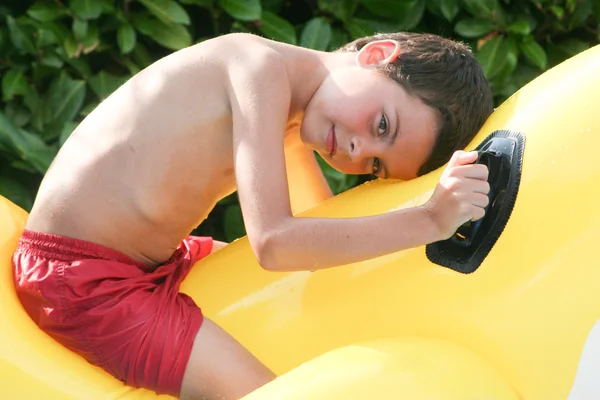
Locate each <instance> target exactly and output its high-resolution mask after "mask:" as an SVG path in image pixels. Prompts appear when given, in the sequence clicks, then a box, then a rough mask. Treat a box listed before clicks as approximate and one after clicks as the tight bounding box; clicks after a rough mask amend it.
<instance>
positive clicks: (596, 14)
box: [593, 0, 600, 23]
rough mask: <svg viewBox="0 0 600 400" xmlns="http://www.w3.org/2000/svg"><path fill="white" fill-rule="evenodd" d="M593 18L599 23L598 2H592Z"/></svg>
mask: <svg viewBox="0 0 600 400" xmlns="http://www.w3.org/2000/svg"><path fill="white" fill-rule="evenodd" d="M593 6H594V17H595V18H596V22H598V23H600V0H594V4H593Z"/></svg>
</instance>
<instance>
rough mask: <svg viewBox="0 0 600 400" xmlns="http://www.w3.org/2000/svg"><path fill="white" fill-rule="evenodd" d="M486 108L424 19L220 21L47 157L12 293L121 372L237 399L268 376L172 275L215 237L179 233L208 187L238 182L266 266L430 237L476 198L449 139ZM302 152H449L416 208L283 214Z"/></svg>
mask: <svg viewBox="0 0 600 400" xmlns="http://www.w3.org/2000/svg"><path fill="white" fill-rule="evenodd" d="M491 111H492V101H491V94H490V91H489V88H488V85H487V83H486V81H485V79H484V76H483V73H482V70H481V68H480V67H479V65H478V64H477V62H476V61H475V59H474V57H473V56H472V54H471V53H470V52H469V50H468V49H467V48H465V47H464V46H462V45H460V44H458V43H455V42H451V41H449V40H445V39H442V38H439V37H437V36H433V35H418V34H389V35H381V36H378V37H370V38H364V39H361V40H358V41H356V42H354V43H351V44H349V45H348V46H346V47H345V48H343V49H340V50H339V51H335V52H319V51H313V50H310V49H305V48H300V47H295V46H291V45H287V44H283V43H278V42H275V41H271V40H267V39H264V38H261V37H258V36H254V35H249V34H230V35H224V36H221V37H218V38H215V39H212V40H208V41H205V42H202V43H200V44H198V45H195V46H192V47H189V48H186V49H183V50H181V51H178V52H175V53H173V54H172V55H169V56H167V57H165V58H163V59H161V60H159V61H157V62H156V63H154V64H153V65H151V66H149V67H148V68H146V69H145V70H143V71H142V72H140V73H139V74H137V75H136V76H135V77H133V78H132V79H130V80H129V81H128V82H127V83H125V84H124V85H123V86H122V87H120V88H119V89H118V90H116V91H115V92H114V93H113V94H112V95H111V96H110V97H109V98H107V99H106V100H105V101H104V102H102V103H101V104H100V105H99V106H98V107H97V108H96V109H95V110H94V111H93V112H92V113H91V114H90V115H89V116H88V117H87V118H86V119H85V120H84V121H83V122H82V123H81V124H80V125H79V127H78V128H77V129H76V130H75V132H73V134H72V135H71V137H70V138H69V139H68V140H67V141H66V143H65V144H64V146H63V147H62V149H61V150H60V152H59V154H58V155H57V156H56V158H55V160H54V161H53V163H52V165H51V167H50V169H49V170H48V172H47V174H46V176H45V178H44V180H43V182H42V184H41V186H40V189H39V193H38V196H37V198H36V201H35V204H34V207H33V209H32V211H31V214H30V217H29V219H28V222H27V225H26V229H25V232H24V233H23V236H22V237H21V239H20V242H19V247H18V249H17V250H16V252H15V255H14V258H13V264H14V268H15V285H16V287H17V292H18V295H19V298H20V299H21V301H22V303H23V305H24V307H25V309H26V310H27V312H28V313H29V315H30V316H31V317H32V319H33V320H34V321H35V322H36V323H37V324H38V326H39V327H40V328H41V329H43V330H44V331H45V332H47V333H48V334H50V335H51V336H52V337H53V338H55V339H56V340H57V341H59V342H60V343H61V344H63V345H64V346H66V347H68V348H69V349H71V350H72V351H74V352H76V353H78V354H80V355H82V356H83V357H85V358H86V359H87V360H88V361H89V362H91V363H93V364H95V365H99V366H100V367H102V368H104V369H105V370H106V371H108V372H109V373H111V374H112V375H114V376H115V377H117V378H118V379H120V380H122V381H123V382H125V383H126V384H127V385H131V386H136V387H145V388H148V389H151V390H154V391H156V392H157V393H168V394H170V395H173V396H177V397H180V398H182V399H198V398H206V399H216V398H219V399H238V398H240V397H242V396H243V395H245V394H247V393H248V392H251V391H253V390H254V389H256V388H257V387H259V386H261V385H264V384H265V383H267V382H269V381H270V380H272V379H273V378H274V375H273V373H272V372H271V371H270V370H269V369H268V368H267V367H265V366H264V365H262V364H261V363H260V362H259V361H258V360H257V359H255V358H254V356H253V355H252V354H250V353H249V352H248V351H247V350H246V349H244V348H243V346H242V345H241V344H239V343H238V342H237V341H235V340H234V339H233V338H232V337H231V336H230V335H229V334H227V333H226V332H224V331H223V330H222V329H221V328H219V327H218V326H216V325H215V324H214V323H213V322H211V321H210V320H209V319H207V318H204V317H203V315H202V313H201V311H200V307H201V305H196V304H194V302H193V301H192V300H191V299H190V298H189V297H187V296H185V295H183V294H180V293H179V292H178V291H179V285H180V283H181V281H182V280H183V279H184V278H185V276H186V274H187V273H188V271H189V270H190V268H191V267H192V265H193V264H194V263H195V262H196V261H198V260H199V259H201V258H202V257H205V256H207V255H208V254H210V253H211V251H213V250H214V248H218V247H219V246H222V245H223V244H222V243H216V244H215V245H214V247H213V241H212V239H211V238H207V237H190V236H189V234H190V232H191V231H192V230H193V229H194V228H195V227H196V226H198V224H199V223H200V222H201V221H202V220H204V219H205V218H206V216H207V215H208V213H209V212H210V211H211V209H212V208H213V206H214V205H215V203H216V202H217V201H218V200H219V199H221V198H223V197H224V196H226V195H229V194H230V193H232V192H233V191H235V190H237V193H238V195H239V200H240V204H241V207H242V212H243V216H244V220H245V226H246V230H247V233H248V238H249V242H250V245H251V247H252V249H253V251H254V254H255V255H256V258H257V260H258V262H259V263H260V265H261V266H262V267H264V268H265V269H268V270H272V271H292V270H318V269H323V268H329V267H334V266H340V265H343V264H348V263H353V262H358V261H361V260H366V259H370V258H373V257H378V256H381V255H384V254H388V253H391V252H396V251H400V250H403V249H407V248H410V247H415V246H420V245H424V244H427V243H431V242H434V241H438V240H441V239H445V238H448V237H449V236H451V235H452V234H453V233H454V232H455V230H456V229H457V228H458V227H459V226H460V225H461V224H463V223H464V222H466V221H468V220H470V219H473V220H476V219H478V218H481V217H482V216H483V214H484V210H483V209H484V207H485V206H486V205H487V201H488V199H487V193H488V190H489V186H488V183H487V169H486V167H485V166H482V165H478V164H474V163H473V162H474V161H475V159H476V153H474V152H463V151H457V150H460V149H461V148H463V147H464V146H466V145H467V144H468V143H469V142H470V140H471V139H472V138H473V135H474V134H475V133H476V132H477V131H478V130H479V128H480V127H481V125H482V124H483V122H484V121H485V119H486V118H487V117H488V116H489V114H490V113H491ZM314 151H316V152H318V153H319V154H320V155H321V156H323V158H324V159H325V160H326V161H327V162H328V163H329V164H331V165H332V166H333V167H334V168H336V169H338V170H340V171H342V172H345V173H350V174H369V173H372V174H375V175H376V176H378V177H381V178H394V179H404V180H406V179H412V178H415V177H417V176H419V175H422V174H424V173H427V172H429V171H431V170H433V169H436V168H438V167H441V166H442V165H443V164H445V163H447V162H448V161H449V163H448V165H447V166H446V168H445V170H444V173H443V175H442V178H441V180H440V182H439V184H438V185H437V187H436V189H435V191H434V193H433V195H432V197H431V199H430V200H429V201H428V202H427V203H426V204H424V205H423V206H419V207H415V208H411V209H405V210H400V211H394V212H390V213H386V214H382V215H376V216H370V217H364V218H348V219H335V218H331V219H328V218H300V217H294V211H295V210H296V206H295V204H296V203H295V202H294V191H296V190H302V191H310V193H312V194H313V199H314V202H315V203H316V202H319V201H322V200H323V199H326V198H327V197H329V196H331V191H330V190H329V187H328V186H327V183H326V181H325V179H324V178H323V175H322V174H321V171H320V169H319V167H318V164H317V162H316V160H315V157H314ZM451 156H452V159H450V157H451ZM286 161H287V164H288V166H291V165H292V164H293V168H287V169H286ZM300 172H302V175H301V174H300ZM288 185H289V186H288ZM290 192H291V196H290ZM290 198H291V200H290ZM304 206H306V205H304ZM265 340H268V339H267V338H265Z"/></svg>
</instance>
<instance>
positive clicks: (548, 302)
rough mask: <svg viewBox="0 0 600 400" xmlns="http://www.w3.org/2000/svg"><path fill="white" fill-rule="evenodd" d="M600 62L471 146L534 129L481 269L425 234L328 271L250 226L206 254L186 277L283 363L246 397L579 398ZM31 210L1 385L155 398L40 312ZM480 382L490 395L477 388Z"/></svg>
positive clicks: (372, 195)
mask: <svg viewBox="0 0 600 400" xmlns="http://www.w3.org/2000/svg"><path fill="white" fill-rule="evenodd" d="M598 71H600V46H597V47H595V48H592V49H590V50H588V51H586V52H584V53H581V54H579V55H577V56H576V57H574V58H572V59H570V60H568V61H566V62H564V63H562V64H561V65H559V66H557V67H555V68H553V69H552V70H550V71H548V72H546V73H545V74H543V75H542V76H540V77H539V78H537V79H536V80H534V81H533V82H531V83H529V84H528V85H527V86H525V87H524V88H522V89H521V90H520V91H519V92H517V93H516V94H515V95H514V96H512V97H511V98H510V99H508V100H507V101H506V102H505V103H504V104H503V105H502V106H501V107H499V108H498V109H497V110H496V111H495V112H494V114H493V115H492V116H491V117H490V118H489V120H488V121H487V122H486V124H485V126H484V127H483V128H482V129H481V131H480V132H479V134H478V135H477V137H476V138H475V139H474V140H473V141H472V143H471V144H470V145H469V148H470V149H472V148H475V147H476V146H477V145H478V144H479V143H481V141H482V140H484V139H485V138H486V137H487V136H488V135H489V134H490V133H491V132H493V131H495V130H498V129H510V130H517V131H521V132H522V133H523V134H525V136H526V145H525V154H524V165H523V173H522V178H521V185H520V190H519V194H518V197H517V201H516V204H515V207H514V210H513V212H512V215H511V218H510V220H509V221H508V224H507V226H506V228H505V230H504V232H503V234H502V235H501V236H500V238H499V240H498V241H497V243H496V244H495V246H494V248H493V249H492V250H491V252H490V253H489V255H488V256H487V258H486V259H485V261H484V262H483V264H482V265H481V267H480V268H479V269H478V270H477V271H475V272H474V273H472V274H469V275H463V274H460V273H458V272H454V271H452V270H450V269H447V268H444V267H440V266H438V265H435V264H433V263H431V262H430V261H429V260H428V259H427V257H426V256H425V248H424V247H420V248H415V249H410V250H406V251H403V252H399V253H396V254H391V255H388V256H385V257H380V258H377V259H373V260H370V261H367V262H362V263H356V264H352V265H347V266H343V267H338V268H333V269H330V270H325V271H318V272H314V273H311V272H297V273H275V272H267V271H264V270H262V269H261V268H260V267H259V265H258V264H257V262H256V261H255V258H254V256H253V254H252V251H251V249H250V247H249V245H248V241H247V239H245V238H244V239H241V240H238V241H236V242H235V243H233V244H231V245H230V246H228V247H226V248H225V249H223V250H221V251H219V252H217V253H216V254H214V255H212V256H210V257H208V258H206V259H204V260H202V261H200V262H199V263H198V264H197V265H196V266H195V268H194V269H193V270H192V272H191V273H190V275H189V276H188V277H187V279H186V280H185V282H184V284H183V286H182V291H183V292H185V293H188V294H190V295H191V296H192V297H193V298H194V300H195V301H196V302H197V303H198V304H199V305H200V306H201V307H202V309H203V311H204V313H205V314H206V315H207V316H208V317H210V318H211V319H213V320H214V321H215V322H216V323H218V324H220V325H221V326H222V327H223V328H224V329H226V330H227V331H228V332H230V333H231V334H232V335H233V336H234V337H236V338H237V339H238V340H239V341H240V342H242V343H243V344H244V345H245V346H246V347H248V348H249V349H250V350H251V351H252V352H253V353H254V354H256V355H257V356H258V357H259V358H260V359H261V360H262V361H263V362H265V363H266V364H267V365H268V366H269V367H270V368H272V369H273V370H274V371H275V372H276V373H277V374H278V375H281V376H280V378H278V379H277V380H275V381H274V382H272V383H270V384H269V385H267V386H265V387H264V388H262V389H259V390H258V391H257V392H256V393H254V394H251V395H249V396H247V397H248V398H249V399H253V400H254V399H257V398H273V399H275V398H284V399H291V398H305V399H308V398H311V399H312V398H315V399H320V398H328V399H345V400H354V399H365V398H373V399H387V398H393V399H395V398H398V397H397V396H400V394H402V395H406V396H407V397H405V398H419V399H429V398H435V399H436V400H448V399H455V398H456V399H458V398H462V399H467V398H473V399H502V400H504V399H511V400H512V399H516V398H518V399H526V400H538V399H539V400H565V399H567V397H568V396H569V393H570V392H571V389H572V387H573V384H574V381H575V376H576V374H577V371H578V367H579V366H580V359H581V356H582V350H583V348H584V344H585V343H586V339H587V338H588V335H590V331H591V329H592V327H593V326H594V324H596V322H597V321H598V320H599V319H600V296H599V295H598V293H600V268H599V267H598V259H597V257H596V254H595V246H596V245H597V242H598V238H599V237H600V208H599V207H598V194H599V190H598V188H599V187H600V162H599V158H600V157H599V156H598V149H599V147H600V146H599V144H600V109H599V108H600V106H599V104H600V103H599V100H598V99H600V74H599V73H598ZM441 171H442V169H440V170H438V171H436V172H433V173H431V174H429V175H427V176H425V177H422V178H419V179H416V180H413V181H409V182H384V181H376V182H372V183H368V184H365V185H363V186H360V187H358V188H355V189H353V190H350V191H348V192H346V193H344V194H341V195H338V196H336V197H334V198H332V199H330V200H328V201H326V202H324V203H322V204H320V205H319V206H317V207H315V208H313V209H311V210H309V211H307V212H305V213H303V214H302V215H307V216H308V215H310V216H324V217H331V218H336V217H351V216H360V215H372V214H376V213H381V212H386V211H389V210H392V209H397V208H405V207H410V206H413V205H417V204H421V203H423V202H425V201H426V200H427V199H428V198H429V197H430V195H431V193H432V191H433V188H434V187H435V184H436V183H437V181H438V179H439V177H440V174H441ZM25 218H26V215H25V213H24V212H22V211H21V210H19V209H18V208H17V207H15V206H13V205H12V204H10V203H8V202H6V201H4V200H2V201H0V327H1V328H0V398H3V399H29V398H43V399H61V400H63V399H67V400H70V399H106V400H110V399H146V398H157V396H155V395H154V394H153V393H152V392H149V391H145V390H135V389H132V388H128V387H125V386H123V384H122V383H120V382H119V381H117V380H116V379H114V378H112V377H111V376H109V375H108V374H106V373H105V372H103V371H102V370H100V369H98V368H96V367H93V366H91V365H89V364H88V363H87V362H85V361H84V360H83V359H81V358H80V357H78V356H76V355H74V354H72V353H70V352H69V351H67V350H65V349H64V348H62V347H61V346H59V345H58V344H56V343H55V342H54V341H52V340H51V339H50V338H49V337H48V336H46V335H45V334H44V333H43V332H41V331H40V330H38V329H37V328H36V326H35V325H34V324H33V323H32V322H31V321H30V320H29V319H28V317H27V315H26V314H25V312H24V311H23V310H22V308H21V307H20V305H19V303H18V301H17V299H16V296H15V293H14V288H13V284H12V277H11V271H10V256H11V254H12V251H13V249H14V248H15V245H16V241H17V238H18V235H19V234H20V232H21V230H22V228H23V225H24V221H25ZM401 228H402V227H398V229H401ZM419 338H420V339H419ZM365 343H367V344H365ZM373 351H374V352H373ZM598 357H600V354H598ZM592 358H593V357H592ZM438 362H439V363H440V365H442V364H443V365H451V367H448V368H442V367H440V365H438V364H437V363H438ZM409 375H410V376H409ZM393 381H397V382H398V383H397V387H396V386H395V385H394V384H393ZM307 382H308V383H307ZM342 382H344V383H342ZM427 382H429V383H430V384H429V385H428V384H427ZM479 384H481V385H479ZM478 385H479V386H478ZM350 388H353V389H352V390H350ZM461 388H463V389H462V390H463V392H460V390H461ZM471 389H473V390H480V391H481V394H480V395H479V396H478V397H477V396H472V397H467V394H469V393H470V392H468V391H469V390H471ZM390 390H393V391H394V392H390ZM403 390H404V391H403ZM411 390H412V391H411ZM419 390H420V391H421V392H419ZM434 390H435V391H436V392H435V396H437V397H435V396H434V395H431V396H430V397H428V396H429V394H430V393H432V392H431V391H434ZM390 393H391V394H390ZM259 394H264V396H265V397H262V396H259ZM408 395H411V396H412V397H411V396H408ZM453 396H454V397H453ZM494 396H495V397H494ZM163 398H167V397H163ZM570 400H575V399H570Z"/></svg>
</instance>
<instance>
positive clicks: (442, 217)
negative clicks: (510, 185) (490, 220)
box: [424, 151, 490, 240]
mask: <svg viewBox="0 0 600 400" xmlns="http://www.w3.org/2000/svg"><path fill="white" fill-rule="evenodd" d="M477 156H478V155H477V152H476V151H471V152H465V151H457V152H455V153H454V154H453V155H452V158H451V159H450V162H449V163H448V165H447V166H446V169H445V170H444V172H443V174H442V177H441V178H440V181H439V182H438V184H437V186H436V188H435V190H434V192H433V195H432V196H431V199H429V201H428V202H427V203H426V204H425V205H424V207H426V208H427V209H428V210H429V211H430V212H431V215H432V218H433V221H434V223H435V224H436V225H437V228H438V230H439V234H440V236H441V239H440V240H444V239H448V238H449V237H451V236H452V235H453V234H454V232H456V230H457V229H458V228H459V227H460V226H461V225H462V224H464V223H465V222H467V221H469V220H471V221H476V220H478V219H480V218H483V216H484V214H485V210H484V208H485V207H486V206H487V205H488V202H489V199H488V192H489V191H490V185H489V183H488V181H487V179H488V168H487V166H485V165H483V164H473V163H474V162H475V161H476V160H477Z"/></svg>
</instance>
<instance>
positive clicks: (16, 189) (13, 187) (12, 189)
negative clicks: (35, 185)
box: [0, 175, 33, 210]
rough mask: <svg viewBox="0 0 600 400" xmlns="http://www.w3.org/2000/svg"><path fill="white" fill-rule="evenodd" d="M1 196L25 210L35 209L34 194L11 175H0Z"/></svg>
mask: <svg viewBox="0 0 600 400" xmlns="http://www.w3.org/2000/svg"><path fill="white" fill-rule="evenodd" d="M0 195H2V196H4V197H6V198H7V199H8V200H10V201H12V202H13V203H15V204H16V205H18V206H19V207H21V208H22V209H24V210H31V207H33V193H31V191H30V190H29V189H28V188H27V187H26V186H25V185H23V184H22V183H21V182H20V181H19V180H17V179H15V178H13V177H12V176H10V175H0Z"/></svg>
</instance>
